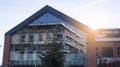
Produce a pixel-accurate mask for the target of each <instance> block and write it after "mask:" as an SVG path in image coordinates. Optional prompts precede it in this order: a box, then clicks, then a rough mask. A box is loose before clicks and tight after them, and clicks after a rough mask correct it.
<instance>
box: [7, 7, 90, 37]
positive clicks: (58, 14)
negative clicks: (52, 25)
mask: <svg viewBox="0 0 120 67" xmlns="http://www.w3.org/2000/svg"><path fill="white" fill-rule="evenodd" d="M47 12H49V13H51V14H52V15H54V16H56V17H58V18H60V19H62V20H64V21H66V22H69V23H70V24H72V25H74V26H75V27H76V28H78V29H81V30H83V31H88V29H90V28H89V27H88V26H86V25H84V24H82V23H80V22H78V21H76V20H75V19H72V18H71V17H69V16H67V15H65V14H63V13H61V12H59V11H58V10H56V9H54V8H52V7H50V6H48V5H46V6H45V7H43V8H42V9H40V10H39V11H37V12H36V13H35V14H33V15H32V16H30V17H29V18H27V19H26V20H24V21H23V22H21V23H20V24H18V25H17V26H15V27H14V28H12V29H11V30H9V31H8V32H7V33H6V34H5V35H6V36H7V35H13V34H15V33H16V32H18V31H19V30H20V29H22V28H24V27H26V26H27V25H29V24H30V23H32V22H33V21H35V20H36V19H38V18H39V17H41V16H42V15H44V14H45V13H47Z"/></svg>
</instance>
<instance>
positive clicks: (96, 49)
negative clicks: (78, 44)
mask: <svg viewBox="0 0 120 67" xmlns="http://www.w3.org/2000/svg"><path fill="white" fill-rule="evenodd" d="M98 56H99V54H98V48H96V57H98Z"/></svg>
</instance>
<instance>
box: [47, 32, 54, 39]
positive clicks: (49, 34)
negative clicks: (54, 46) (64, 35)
mask: <svg viewBox="0 0 120 67" xmlns="http://www.w3.org/2000/svg"><path fill="white" fill-rule="evenodd" d="M53 37H54V36H53V34H52V33H47V34H46V39H47V40H52V39H53Z"/></svg>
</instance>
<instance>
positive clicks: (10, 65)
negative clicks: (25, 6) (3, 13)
mask: <svg viewBox="0 0 120 67" xmlns="http://www.w3.org/2000/svg"><path fill="white" fill-rule="evenodd" d="M91 31H92V30H91V29H90V28H89V27H87V26H86V25H84V24H82V23H80V22H78V21H76V20H74V19H72V18H70V17H68V16H66V15H65V14H63V13H61V12H59V11H57V10H55V9H54V8H52V7H50V6H45V7H44V8H42V9H41V10H39V11H38V12H36V13H35V14H33V15H32V16H31V17H29V18H28V19H26V20H25V21H23V22H21V23H20V24H19V25H17V26H16V27H14V28H13V29H11V30H10V31H8V32H7V33H6V34H5V44H4V54H3V67H40V65H41V62H40V58H39V55H40V52H41V51H46V50H48V49H47V47H45V44H46V43H50V42H51V39H52V38H54V36H56V37H57V41H58V42H60V41H62V43H63V44H62V46H63V48H62V50H64V51H66V52H65V56H66V62H65V65H66V66H69V67H95V66H96V63H92V62H90V61H93V62H95V61H96V59H95V58H94V57H95V52H93V51H95V49H94V33H93V32H91ZM88 62H89V63H88Z"/></svg>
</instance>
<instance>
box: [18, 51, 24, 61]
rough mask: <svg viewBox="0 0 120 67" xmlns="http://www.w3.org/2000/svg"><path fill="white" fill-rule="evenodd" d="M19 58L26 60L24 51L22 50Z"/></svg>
mask: <svg viewBox="0 0 120 67" xmlns="http://www.w3.org/2000/svg"><path fill="white" fill-rule="evenodd" d="M19 60H24V52H20V56H19Z"/></svg>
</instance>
